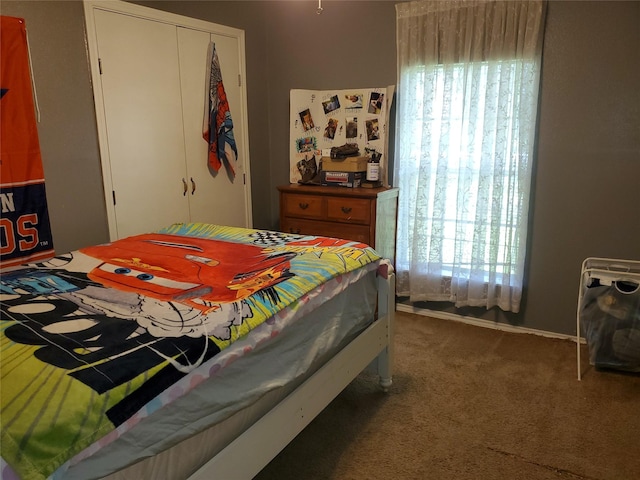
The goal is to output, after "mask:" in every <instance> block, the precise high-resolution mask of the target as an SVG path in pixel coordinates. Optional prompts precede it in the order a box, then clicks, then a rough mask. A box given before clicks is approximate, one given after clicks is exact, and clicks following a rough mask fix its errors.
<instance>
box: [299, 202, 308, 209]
mask: <svg viewBox="0 0 640 480" xmlns="http://www.w3.org/2000/svg"><path fill="white" fill-rule="evenodd" d="M298 206H299V207H300V208H301V209H302V210H306V209H307V208H308V207H309V204H308V203H304V202H300V203H299V204H298Z"/></svg>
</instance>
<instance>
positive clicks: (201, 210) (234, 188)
mask: <svg viewBox="0 0 640 480" xmlns="http://www.w3.org/2000/svg"><path fill="white" fill-rule="evenodd" d="M210 40H212V41H214V42H215V44H216V51H217V53H218V58H219V60H220V70H221V72H222V81H223V84H224V88H225V93H226V94H227V99H228V101H229V109H230V111H231V118H232V120H233V125H234V127H233V131H234V136H235V139H236V145H237V147H238V164H237V168H236V175H235V178H234V177H232V176H230V175H229V174H228V172H227V171H226V169H225V167H224V166H223V167H222V168H221V169H220V170H219V171H218V172H217V173H216V172H215V171H214V170H212V169H210V168H209V162H208V148H207V142H206V141H205V140H204V139H203V137H202V126H203V117H204V108H205V101H206V95H205V76H206V73H207V68H208V66H207V64H206V63H207V62H206V60H207V48H208V46H209V41H210ZM238 43H239V42H238V39H237V38H236V37H230V36H224V35H217V34H210V33H209V32H203V31H199V30H193V29H189V28H182V27H179V28H178V49H179V58H180V78H181V82H182V106H183V116H184V134H185V151H186V158H187V172H188V176H189V205H190V213H191V221H194V222H206V223H216V224H220V225H231V226H238V227H248V226H250V221H249V219H248V218H247V197H248V195H247V191H246V189H247V188H248V185H245V183H244V178H243V176H244V173H245V168H244V167H245V161H246V152H245V145H244V142H243V139H244V133H245V132H244V130H243V129H244V125H245V123H246V119H244V118H243V115H244V112H243V109H242V105H243V103H242V100H243V99H242V92H243V91H242V88H241V86H240V84H239V78H240V63H239V58H240V53H239V49H240V46H239V44H238ZM194 187H195V188H194Z"/></svg>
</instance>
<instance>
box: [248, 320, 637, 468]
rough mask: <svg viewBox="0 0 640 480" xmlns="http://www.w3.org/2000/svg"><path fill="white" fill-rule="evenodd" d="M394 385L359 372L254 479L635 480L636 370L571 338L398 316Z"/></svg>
mask: <svg viewBox="0 0 640 480" xmlns="http://www.w3.org/2000/svg"><path fill="white" fill-rule="evenodd" d="M396 319H397V322H396V336H395V347H396V358H395V375H394V384H393V386H392V388H391V390H390V391H389V392H388V393H386V394H385V393H383V392H381V391H380V390H379V388H378V385H377V383H376V382H377V379H376V378H375V377H373V376H371V375H368V374H361V375H360V376H359V377H358V378H357V379H356V380H354V382H352V383H351V384H350V385H349V386H348V387H347V388H346V390H345V391H343V392H342V394H340V395H339V396H338V397H337V398H336V399H335V400H334V401H333V402H332V403H331V404H330V405H329V406H328V407H327V408H326V409H325V410H324V411H323V412H322V413H321V414H320V415H319V416H318V417H317V418H316V419H315V420H314V421H313V422H312V423H311V424H310V425H309V426H308V427H307V428H306V429H305V430H304V431H303V432H302V433H301V434H300V435H298V437H297V438H296V439H295V440H294V441H293V442H292V443H291V444H290V445H289V446H288V447H287V448H286V449H285V450H283V451H282V452H281V454H280V455H279V456H277V457H276V458H275V459H274V460H273V461H272V462H271V463H270V464H269V465H268V466H267V467H265V469H264V470H263V471H262V472H261V473H260V474H259V475H258V476H257V477H256V478H257V480H288V479H296V480H306V479H308V480H315V479H318V480H320V479H322V480H328V479H340V480H347V479H354V480H355V479H357V480H360V479H436V480H440V479H442V480H448V479H456V480H466V479H469V480H471V479H473V480H476V479H500V480H502V479H523V480H524V479H532V480H538V479H539V480H546V479H549V480H556V479H589V480H593V479H598V480H627V479H629V480H636V479H640V376H638V375H630V374H622V373H620V372H602V371H597V370H595V369H594V368H592V367H590V366H589V365H588V360H586V356H587V350H586V346H585V347H584V349H583V358H585V362H584V365H583V372H584V373H583V379H582V381H578V380H577V377H576V375H577V374H576V351H575V343H573V342H571V341H568V340H558V339H550V338H545V337H540V336H536V335H530V334H518V333H506V332H501V331H497V330H492V329H487V328H482V327H476V326H470V325H465V324H461V323H457V322H453V321H450V320H438V319H432V318H428V317H424V316H419V315H413V314H406V313H400V312H398V313H397V316H396Z"/></svg>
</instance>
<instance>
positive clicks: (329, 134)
mask: <svg viewBox="0 0 640 480" xmlns="http://www.w3.org/2000/svg"><path fill="white" fill-rule="evenodd" d="M337 129H338V119H337V118H329V120H328V121H327V126H326V127H324V138H328V139H329V140H333V139H334V138H335V136H336V130H337Z"/></svg>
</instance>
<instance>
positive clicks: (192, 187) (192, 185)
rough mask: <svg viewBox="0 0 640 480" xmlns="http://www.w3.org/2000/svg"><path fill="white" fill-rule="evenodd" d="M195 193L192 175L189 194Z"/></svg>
mask: <svg viewBox="0 0 640 480" xmlns="http://www.w3.org/2000/svg"><path fill="white" fill-rule="evenodd" d="M194 193H196V182H194V181H193V177H191V195H193V194H194Z"/></svg>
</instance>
